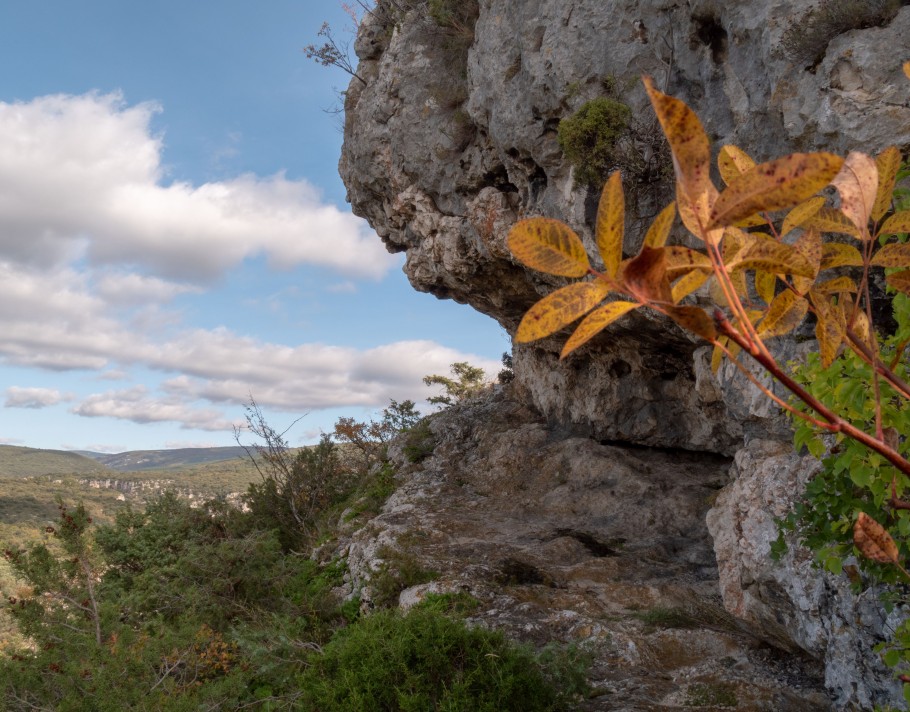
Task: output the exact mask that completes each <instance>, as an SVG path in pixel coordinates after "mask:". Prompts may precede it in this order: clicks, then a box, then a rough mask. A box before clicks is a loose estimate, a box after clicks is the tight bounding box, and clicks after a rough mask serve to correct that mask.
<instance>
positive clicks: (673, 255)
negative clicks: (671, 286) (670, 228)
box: [663, 245, 711, 281]
mask: <svg viewBox="0 0 910 712" xmlns="http://www.w3.org/2000/svg"><path fill="white" fill-rule="evenodd" d="M663 251H664V260H665V264H666V268H667V278H668V279H669V280H671V281H672V280H674V279H676V278H677V277H679V276H680V275H681V274H684V273H686V272H689V271H690V270H693V269H698V270H704V271H707V272H710V271H711V259H710V258H709V257H708V256H707V255H706V254H704V253H702V252H699V251H698V250H693V249H690V248H688V247H682V246H680V245H671V246H670V247H664V248H663Z"/></svg>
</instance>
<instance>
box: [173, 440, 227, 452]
mask: <svg viewBox="0 0 910 712" xmlns="http://www.w3.org/2000/svg"><path fill="white" fill-rule="evenodd" d="M164 447H165V448H166V449H168V450H184V449H186V448H200V447H218V443H215V442H212V441H211V440H168V441H167V442H166V443H164Z"/></svg>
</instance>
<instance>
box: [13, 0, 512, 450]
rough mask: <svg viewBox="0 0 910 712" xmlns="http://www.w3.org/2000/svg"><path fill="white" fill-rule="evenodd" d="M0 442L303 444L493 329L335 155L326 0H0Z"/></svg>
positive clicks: (367, 410) (479, 354)
mask: <svg viewBox="0 0 910 712" xmlns="http://www.w3.org/2000/svg"><path fill="white" fill-rule="evenodd" d="M0 13H2V22H0V65H2V66H4V67H5V68H6V69H5V71H4V81H3V82H2V83H0V399H2V400H0V403H2V407H0V444H9V445H24V446H28V447H41V448H53V449H73V450H92V451H98V452H122V451H126V450H138V449H161V448H175V447H207V446H222V445H232V444H234V427H235V426H236V425H241V424H242V423H243V417H244V406H245V405H246V404H247V403H249V401H250V398H251V397H252V398H253V399H255V401H256V402H257V403H258V404H259V406H260V407H261V408H262V410H263V412H264V413H265V415H266V417H267V419H268V420H269V422H270V423H271V424H272V425H273V427H276V428H277V429H279V430H283V429H284V427H285V426H287V425H290V424H291V423H292V422H293V421H294V420H295V419H297V418H298V417H300V416H303V417H302V418H301V419H300V421H299V422H298V423H297V424H296V425H295V426H294V428H293V429H292V430H291V431H289V433H288V440H289V441H290V442H291V444H294V445H296V444H305V443H308V442H313V441H315V440H316V439H318V437H319V434H320V432H329V431H331V429H332V425H333V424H334V422H335V421H336V420H337V418H338V417H340V416H342V415H345V416H353V417H356V418H370V417H375V416H376V414H377V413H378V411H380V410H381V409H382V408H383V407H385V406H387V405H388V403H389V400H390V399H396V400H399V401H400V400H403V399H406V398H410V399H412V400H415V401H417V402H418V404H419V406H420V407H421V409H422V410H423V411H424V412H427V411H428V410H429V408H428V407H427V406H426V404H425V402H424V400H425V399H426V398H427V397H428V396H429V395H432V392H431V391H430V389H428V388H427V387H426V386H425V385H424V384H423V382H422V377H423V376H424V375H427V374H433V373H440V374H446V373H448V369H449V365H450V364H452V363H454V362H456V361H470V362H471V363H473V364H475V365H478V366H481V367H484V368H485V369H486V370H487V372H488V373H489V374H490V376H491V378H492V377H493V376H494V375H495V373H496V372H497V371H498V365H499V357H500V355H501V354H502V352H503V351H507V350H509V340H508V337H507V335H506V333H505V331H504V330H503V329H502V328H501V327H499V325H498V324H496V323H495V322H494V321H493V320H491V319H489V318H488V317H485V316H483V315H480V314H478V313H477V312H474V311H473V310H472V309H471V308H470V307H467V306H463V305H459V304H455V303H454V302H446V301H440V300H437V299H436V298H434V297H432V296H430V295H427V294H420V293H418V292H416V291H415V290H413V289H412V288H411V287H410V285H409V284H408V282H407V279H406V278H405V277H404V275H403V274H402V271H401V267H402V264H403V256H402V255H390V254H388V253H387V252H386V251H385V248H384V247H383V245H382V242H381V241H380V240H379V238H378V237H377V236H376V234H375V233H374V232H373V231H372V230H371V229H370V227H369V225H368V224H367V223H366V222H365V221H363V220H361V219H360V218H357V217H356V216H354V215H353V214H352V213H351V210H350V206H349V205H348V204H347V203H346V202H345V189H344V185H343V184H342V182H341V179H340V178H339V177H338V173H337V163H338V157H339V154H340V150H341V143H342V133H341V128H340V122H341V117H340V116H339V115H338V114H337V113H333V111H332V109H333V108H334V107H337V105H338V91H339V90H342V89H344V88H345V87H346V85H347V80H348V79H349V77H348V76H347V75H346V74H345V73H344V72H343V71H341V70H339V69H337V68H333V67H321V66H319V65H317V64H316V63H315V62H313V61H311V60H308V59H307V58H306V56H305V54H304V53H303V51H302V48H303V47H304V46H305V45H307V44H310V43H315V42H317V41H318V37H317V32H318V31H319V28H320V27H321V25H322V23H323V22H324V21H328V22H329V23H330V24H331V25H332V27H333V28H335V32H336V35H338V36H339V37H342V38H343V37H345V36H347V35H346V33H345V28H349V27H350V25H351V23H350V19H349V18H348V17H347V15H346V14H345V13H344V12H343V11H342V9H341V6H340V4H336V3H335V2H334V0H320V1H318V2H317V1H316V0H193V1H192V2H187V1H186V0H155V1H154V2H145V3H127V2H123V0H80V2H78V3H76V2H72V0H29V2H13V0H0Z"/></svg>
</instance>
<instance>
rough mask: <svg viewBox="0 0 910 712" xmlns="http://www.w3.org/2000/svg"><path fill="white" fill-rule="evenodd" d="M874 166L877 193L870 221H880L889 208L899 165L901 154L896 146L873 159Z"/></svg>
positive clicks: (889, 147) (890, 147)
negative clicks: (876, 173) (875, 167)
mask: <svg viewBox="0 0 910 712" xmlns="http://www.w3.org/2000/svg"><path fill="white" fill-rule="evenodd" d="M875 165H876V166H877V167H878V193H876V195H875V206H874V207H873V208H872V219H873V220H881V219H882V217H883V216H884V214H885V213H887V212H888V208H890V207H891V193H892V192H893V191H894V183H895V182H896V180H897V171H898V169H899V168H900V165H901V152H900V151H899V150H898V149H897V147H896V146H888V148H886V149H885V150H884V151H882V152H881V153H880V154H878V155H877V156H876V157H875Z"/></svg>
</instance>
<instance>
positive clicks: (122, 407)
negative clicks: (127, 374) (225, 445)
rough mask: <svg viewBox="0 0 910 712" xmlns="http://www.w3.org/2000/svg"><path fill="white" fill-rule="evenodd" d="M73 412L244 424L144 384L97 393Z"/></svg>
mask: <svg viewBox="0 0 910 712" xmlns="http://www.w3.org/2000/svg"><path fill="white" fill-rule="evenodd" d="M72 412H73V413H75V414H76V415H82V416H86V417H89V418H99V417H108V418H118V419H120V420H129V421H132V422H134V423H140V424H146V423H164V422H173V423H179V424H180V427H182V428H186V429H193V430H212V431H216V430H232V429H233V428H234V426H235V425H236V426H239V425H240V424H241V423H240V422H239V421H230V420H227V419H225V417H224V413H222V412H221V411H219V410H215V409H213V408H193V407H191V406H189V405H187V404H186V403H185V402H182V401H180V400H178V399H175V398H156V397H153V396H150V395H149V392H148V389H146V388H145V387H144V386H136V387H134V388H128V389H124V390H119V391H107V392H106V393H96V394H93V395H91V396H89V397H88V398H86V399H85V400H84V401H82V403H80V404H79V405H78V406H76V407H75V408H73V409H72Z"/></svg>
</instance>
